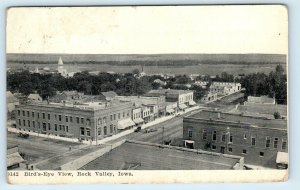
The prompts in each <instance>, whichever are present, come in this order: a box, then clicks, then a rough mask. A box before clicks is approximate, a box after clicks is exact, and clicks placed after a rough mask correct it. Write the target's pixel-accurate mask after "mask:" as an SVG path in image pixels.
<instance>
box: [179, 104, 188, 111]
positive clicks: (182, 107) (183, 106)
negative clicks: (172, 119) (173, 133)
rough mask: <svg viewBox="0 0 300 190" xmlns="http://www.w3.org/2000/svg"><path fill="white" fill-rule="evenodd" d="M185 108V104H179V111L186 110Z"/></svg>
mask: <svg viewBox="0 0 300 190" xmlns="http://www.w3.org/2000/svg"><path fill="white" fill-rule="evenodd" d="M186 108H187V106H186V105H185V104H179V109H181V110H183V109H186Z"/></svg>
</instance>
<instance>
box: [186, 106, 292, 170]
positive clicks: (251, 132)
mask: <svg viewBox="0 0 300 190" xmlns="http://www.w3.org/2000/svg"><path fill="white" fill-rule="evenodd" d="M183 139H184V140H185V141H184V146H185V147H188V148H194V149H203V150H207V151H212V152H219V153H222V154H232V155H237V156H243V157H244V158H245V163H246V164H251V165H259V166H265V167H272V168H274V167H276V158H277V155H278V153H279V152H283V153H287V152H288V135H287V121H286V120H283V119H266V118H258V117H250V116H242V115H241V114H231V113H220V112H215V111H200V112H198V113H195V114H193V115H189V116H187V117H184V119H183Z"/></svg>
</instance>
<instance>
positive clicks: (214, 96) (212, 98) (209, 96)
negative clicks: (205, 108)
mask: <svg viewBox="0 0 300 190" xmlns="http://www.w3.org/2000/svg"><path fill="white" fill-rule="evenodd" d="M217 99H218V93H214V92H208V93H206V94H205V95H204V97H203V98H201V100H200V102H202V103H209V102H213V101H216V100H217Z"/></svg>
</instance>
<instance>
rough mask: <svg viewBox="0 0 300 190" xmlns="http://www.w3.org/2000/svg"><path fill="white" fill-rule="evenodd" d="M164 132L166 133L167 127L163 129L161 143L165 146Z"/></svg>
mask: <svg viewBox="0 0 300 190" xmlns="http://www.w3.org/2000/svg"><path fill="white" fill-rule="evenodd" d="M164 132H165V127H164V126H163V127H162V141H161V144H162V145H163V144H164Z"/></svg>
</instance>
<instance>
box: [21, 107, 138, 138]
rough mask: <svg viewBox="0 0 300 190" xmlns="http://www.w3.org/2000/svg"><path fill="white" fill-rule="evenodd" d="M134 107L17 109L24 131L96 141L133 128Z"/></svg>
mask: <svg viewBox="0 0 300 190" xmlns="http://www.w3.org/2000/svg"><path fill="white" fill-rule="evenodd" d="M131 110H132V104H131V103H119V102H117V103H110V104H107V103H103V104H102V103H95V102H93V103H91V104H81V105H65V104H51V103H50V104H26V105H20V106H17V107H16V127H17V129H19V130H21V131H28V132H36V133H41V134H49V135H55V136H61V137H70V138H78V139H81V140H92V141H94V140H96V139H102V138H105V137H107V136H111V135H114V134H116V133H118V132H119V131H121V130H124V129H126V128H130V127H131V126H132V125H134V122H133V121H132V120H131V114H132V111H131Z"/></svg>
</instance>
